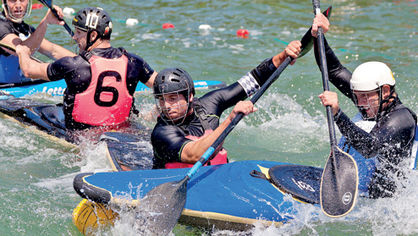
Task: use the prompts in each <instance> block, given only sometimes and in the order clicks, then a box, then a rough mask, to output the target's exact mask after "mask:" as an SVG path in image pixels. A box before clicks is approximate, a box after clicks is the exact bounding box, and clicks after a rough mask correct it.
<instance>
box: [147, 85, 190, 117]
mask: <svg viewBox="0 0 418 236" xmlns="http://www.w3.org/2000/svg"><path fill="white" fill-rule="evenodd" d="M185 94H187V96H184V95H185ZM154 98H155V103H156V105H157V108H158V111H159V112H160V114H161V119H163V120H164V121H165V122H166V123H171V124H182V123H183V122H184V120H185V119H186V117H187V114H188V112H189V110H190V109H189V108H190V100H189V99H188V98H189V96H188V91H184V90H182V91H176V92H170V93H162V94H155V95H154ZM172 112H175V113H177V114H176V115H175V116H174V115H173V114H172Z"/></svg>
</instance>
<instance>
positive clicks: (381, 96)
mask: <svg viewBox="0 0 418 236" xmlns="http://www.w3.org/2000/svg"><path fill="white" fill-rule="evenodd" d="M394 92H395V90H394V89H392V87H391V88H390V94H389V96H388V97H387V98H385V99H383V88H382V87H381V88H380V89H379V110H378V112H377V115H376V121H378V120H379V118H380V117H381V113H382V112H383V104H385V103H389V102H390V100H391V99H394V98H396V97H395V96H393V94H394Z"/></svg>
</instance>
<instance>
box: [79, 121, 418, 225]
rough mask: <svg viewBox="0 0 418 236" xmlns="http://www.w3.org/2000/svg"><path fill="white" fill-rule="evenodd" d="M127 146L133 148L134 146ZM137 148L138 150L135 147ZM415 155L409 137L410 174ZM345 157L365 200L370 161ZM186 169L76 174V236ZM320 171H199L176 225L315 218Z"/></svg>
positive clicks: (251, 164)
mask: <svg viewBox="0 0 418 236" xmlns="http://www.w3.org/2000/svg"><path fill="white" fill-rule="evenodd" d="M372 125H373V124H372ZM417 131H418V128H417ZM123 136H124V135H121V134H119V135H118V137H117V138H116V139H113V141H112V142H115V143H117V142H120V141H122V140H125V141H128V143H129V142H131V143H136V142H135V140H134V137H131V136H129V137H128V136H125V137H123ZM109 140H111V138H109ZM129 140H130V141H129ZM115 143H114V144H115ZM343 143H344V137H343V138H342V139H341V140H340V144H343ZM108 144H109V143H108ZM110 146H111V145H110ZM115 146H117V145H115ZM140 146H141V145H140ZM108 148H109V147H108ZM131 148H132V150H135V149H136V148H135V146H131ZM109 149H110V150H111V149H112V148H109ZM122 150H124V153H123V152H122ZM137 150H139V152H141V148H138V149H137ZM134 152H135V151H131V150H130V148H129V147H128V146H125V147H123V148H119V150H117V151H115V152H114V155H115V156H124V155H125V156H132V155H135V154H134ZM417 154H418V135H415V141H414V145H413V150H412V154H411V168H412V169H415V170H416V167H417V164H418V160H417ZM138 155H140V153H138ZM350 155H352V156H353V158H354V159H356V161H357V164H358V166H359V176H360V180H361V181H360V182H363V183H361V184H360V185H359V195H360V196H367V187H364V186H366V185H367V183H366V180H367V178H368V177H369V176H371V174H370V169H371V167H374V165H373V164H374V160H373V159H365V158H362V157H361V155H360V154H359V153H356V152H353V151H350ZM139 168H140V167H139ZM188 170H189V169H158V170H155V169H154V170H149V169H146V170H140V169H139V170H133V171H126V172H107V173H106V172H105V173H82V174H79V175H77V176H76V177H75V179H74V189H75V191H76V192H77V193H78V194H79V195H80V196H81V197H82V198H84V199H83V200H82V201H81V202H80V204H79V205H78V206H77V207H76V208H75V209H74V211H73V222H74V224H75V225H76V227H77V228H78V229H79V230H80V231H81V232H82V233H88V232H90V230H91V231H94V229H95V228H97V227H98V226H99V225H108V224H113V222H114V220H115V219H118V214H119V213H120V212H119V210H118V209H124V207H123V206H125V205H127V206H134V207H135V206H136V205H138V204H140V199H141V198H142V197H144V196H145V195H146V193H147V192H148V191H150V190H151V189H153V188H155V187H156V186H158V185H160V184H162V183H166V182H171V181H178V180H181V179H183V177H184V176H185V175H186V173H187V172H188ZM322 170H323V169H322V168H318V167H311V166H303V165H294V164H288V163H280V162H274V161H256V160H253V161H237V162H233V163H228V164H224V165H217V166H205V167H201V169H200V170H199V171H198V172H197V174H196V176H194V177H193V178H192V179H191V180H190V181H189V184H188V186H187V187H188V190H187V200H186V205H185V208H184V211H183V212H182V215H181V217H180V220H179V222H181V223H184V224H187V225H192V226H198V227H203V228H207V229H209V230H210V229H213V227H215V228H217V229H228V230H246V229H248V228H251V227H253V224H254V223H256V222H259V223H263V224H265V225H271V224H273V225H276V226H280V225H283V224H286V223H287V222H289V221H291V220H292V219H294V218H295V217H297V214H298V211H297V210H298V209H301V207H302V208H303V206H304V205H306V204H309V205H314V206H315V207H317V211H315V214H320V212H321V209H320V206H319V188H320V180H321V176H322ZM363 185H364V186H363ZM361 186H363V187H361ZM87 199H88V200H87ZM125 208H126V207H125Z"/></svg>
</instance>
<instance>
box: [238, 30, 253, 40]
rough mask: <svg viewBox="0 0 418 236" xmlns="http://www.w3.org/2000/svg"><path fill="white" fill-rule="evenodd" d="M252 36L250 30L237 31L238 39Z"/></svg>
mask: <svg viewBox="0 0 418 236" xmlns="http://www.w3.org/2000/svg"><path fill="white" fill-rule="evenodd" d="M249 35H250V33H249V32H248V30H246V29H239V30H237V37H238V38H244V39H246V38H248V36H249Z"/></svg>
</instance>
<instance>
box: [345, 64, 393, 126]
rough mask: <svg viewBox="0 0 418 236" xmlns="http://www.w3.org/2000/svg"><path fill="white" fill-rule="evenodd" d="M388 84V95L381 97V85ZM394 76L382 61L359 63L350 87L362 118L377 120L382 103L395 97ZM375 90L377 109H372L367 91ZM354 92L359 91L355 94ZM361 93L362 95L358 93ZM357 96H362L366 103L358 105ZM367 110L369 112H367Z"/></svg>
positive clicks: (382, 106) (381, 109) (382, 107)
mask: <svg viewBox="0 0 418 236" xmlns="http://www.w3.org/2000/svg"><path fill="white" fill-rule="evenodd" d="M383 85H389V86H390V94H389V96H387V97H385V98H383V94H382V89H381V88H382V86H383ZM394 86H395V78H394V77H393V74H392V71H391V70H390V68H389V67H388V66H387V65H386V64H385V63H382V62H378V61H370V62H366V63H363V64H361V65H359V66H358V67H357V68H356V69H355V70H354V72H353V75H352V76H351V80H350V87H351V89H352V90H353V91H354V93H353V100H354V103H355V104H356V106H357V107H358V109H359V110H360V112H361V114H362V116H363V119H365V120H378V119H379V118H380V116H381V113H382V111H383V110H384V104H385V103H389V102H390V99H392V98H395V96H394V95H393V94H394V92H395V88H394ZM372 91H376V92H377V93H378V95H379V100H378V104H377V105H378V109H377V110H376V111H374V109H376V108H373V107H376V105H373V102H372V100H370V99H369V97H368V96H369V95H368V93H370V92H372ZM355 92H357V93H359V94H358V95H355ZM360 94H363V95H360ZM357 96H361V97H363V99H365V100H363V101H366V103H365V104H364V103H363V104H362V105H360V104H359V100H358V99H359V98H357ZM367 110H368V111H369V113H370V114H367Z"/></svg>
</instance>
